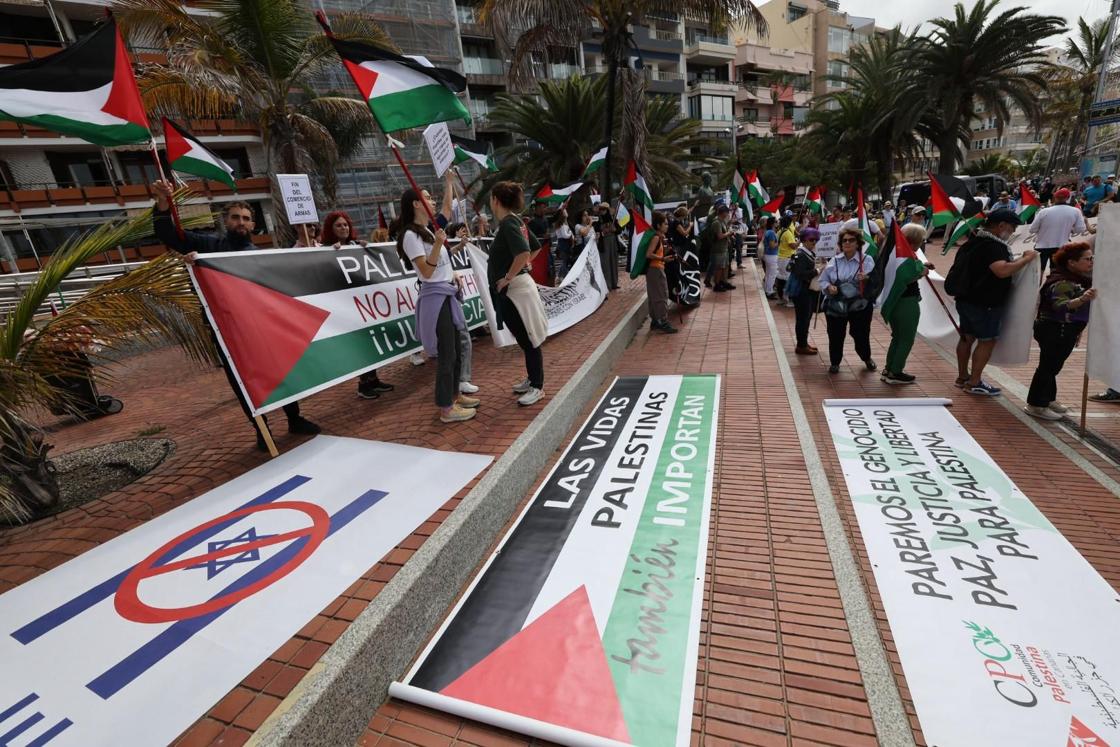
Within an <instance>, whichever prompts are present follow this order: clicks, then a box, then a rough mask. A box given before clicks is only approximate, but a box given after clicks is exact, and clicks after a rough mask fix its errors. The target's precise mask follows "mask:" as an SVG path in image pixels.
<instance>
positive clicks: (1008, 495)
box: [825, 399, 1120, 747]
mask: <svg viewBox="0 0 1120 747" xmlns="http://www.w3.org/2000/svg"><path fill="white" fill-rule="evenodd" d="M946 403H949V400H944V399H910V400H907V399H893V400H826V401H825V412H826V414H827V417H828V423H829V427H830V429H831V432H832V437H833V441H834V443H835V446H836V452H837V455H838V456H839V458H840V466H841V468H842V469H843V472H844V479H845V482H846V483H847V486H848V492H849V493H850V495H851V499H852V502H853V504H854V507H855V512H856V516H857V518H858V520H859V529H860V535H861V536H862V538H863V542H864V544H865V545H866V547H867V554H868V557H869V559H870V561H871V565H872V568H873V569H874V573H875V583H876V585H877V586H878V590H879V594H880V596H881V597H882V600H883V606H884V608H885V610H886V613H887V619H888V621H889V622H890V628H891V634H892V637H893V638H894V642H895V645H896V646H897V648H898V655H899V658H900V660H901V662H902V668H903V671H904V672H905V675H906V684H907V687H908V688H909V690H910V694H911V695H912V697H913V700H914V706H915V708H916V710H917V713H918V719H919V721H920V723H921V727H922V734H923V736H924V738H925V742H926V744H929V745H936V747H974V746H979V745H1016V747H1036V746H1037V747H1070V746H1072V747H1090V746H1091V747H1105V746H1106V745H1112V747H1117V746H1118V745H1120V596H1118V595H1117V593H1116V591H1115V590H1114V589H1113V588H1112V587H1111V586H1110V585H1109V583H1108V582H1107V581H1105V579H1104V578H1102V577H1101V575H1100V574H1099V573H1098V572H1097V571H1096V570H1095V569H1094V568H1093V566H1091V565H1090V564H1089V563H1088V561H1086V560H1085V558H1084V557H1082V555H1081V554H1080V553H1079V552H1078V551H1077V549H1076V548H1075V547H1074V546H1073V545H1071V544H1070V543H1069V541H1068V540H1066V538H1065V537H1064V536H1063V535H1062V534H1061V533H1060V532H1059V531H1058V530H1057V528H1055V527H1054V525H1053V524H1051V523H1050V521H1048V520H1047V519H1046V517H1045V516H1044V515H1043V514H1042V513H1041V512H1040V511H1039V510H1038V509H1037V508H1036V507H1035V505H1034V504H1033V503H1032V502H1031V500H1030V499H1029V498H1028V497H1027V496H1026V495H1024V494H1023V493H1022V492H1020V491H1019V489H1018V488H1017V487H1015V484H1014V483H1012V482H1011V479H1010V478H1009V477H1008V476H1007V475H1006V474H1005V473H1004V472H1003V471H1002V470H1001V469H1000V468H999V466H998V465H997V464H996V463H995V462H993V461H992V459H991V457H990V456H989V455H988V454H987V453H986V452H985V451H984V450H983V449H982V448H981V447H980V445H979V444H977V443H976V441H975V440H973V438H972V436H971V435H969V433H968V431H966V430H965V428H964V427H963V426H962V425H961V424H960V423H959V422H958V421H957V420H956V418H954V417H953V416H952V415H951V414H950V413H949V411H948V409H946V407H944V405H945V404H946ZM1053 458H1054V459H1058V460H1061V459H1062V457H1061V456H1059V455H1058V454H1057V453H1054V454H1053ZM1055 467H1056V468H1058V469H1062V467H1061V466H1060V465H1055ZM1053 489H1054V490H1061V489H1062V488H1061V481H1060V479H1055V482H1054V488H1053ZM1063 498H1064V499H1065V500H1068V501H1069V502H1070V504H1071V509H1072V508H1074V506H1073V504H1075V503H1076V501H1077V499H1078V496H1077V495H1076V494H1072V493H1066V494H1065V495H1064V496H1063Z"/></svg>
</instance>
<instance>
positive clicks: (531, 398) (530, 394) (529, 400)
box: [517, 387, 544, 406]
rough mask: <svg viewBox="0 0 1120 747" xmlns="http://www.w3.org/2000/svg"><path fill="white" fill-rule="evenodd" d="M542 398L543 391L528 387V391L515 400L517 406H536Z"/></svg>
mask: <svg viewBox="0 0 1120 747" xmlns="http://www.w3.org/2000/svg"><path fill="white" fill-rule="evenodd" d="M543 396H544V390H543V389H536V388H534V387H529V391H527V392H525V393H524V394H522V395H521V396H520V397H518V398H517V404H519V405H522V406H528V405H535V404H537V403H538V402H540V401H541V397H543Z"/></svg>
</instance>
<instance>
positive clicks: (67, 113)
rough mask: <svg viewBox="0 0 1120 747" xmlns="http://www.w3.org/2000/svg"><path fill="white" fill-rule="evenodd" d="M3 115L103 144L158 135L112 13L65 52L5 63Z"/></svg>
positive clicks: (0, 86)
mask: <svg viewBox="0 0 1120 747" xmlns="http://www.w3.org/2000/svg"><path fill="white" fill-rule="evenodd" d="M0 120H8V121H11V122H23V123H25V124H29V125H34V126H36V127H42V128H43V129H46V130H50V131H52V132H58V133H61V134H63V135H70V136H71V137H76V138H79V139H81V140H85V141H86V142H89V143H93V144H95V145H102V146H114V145H129V144H133V143H143V142H147V141H148V140H151V138H152V134H151V132H150V130H149V126H148V116H147V114H145V113H144V105H143V103H141V101H140V92H139V90H137V88H136V78H135V77H134V76H133V74H132V63H131V61H130V60H129V58H128V49H127V48H126V47H125V44H124V40H123V39H122V38H121V35H120V32H119V31H118V30H117V24H116V22H115V21H114V20H113V19H112V18H110V19H109V20H108V21H106V22H105V23H104V24H102V25H101V27H100V28H98V29H97V30H96V31H94V32H93V33H92V34H90V35H88V36H86V37H83V38H82V39H80V40H79V41H78V42H77V43H75V44H73V45H72V46H69V47H67V48H66V49H63V50H62V51H60V52H56V53H54V54H52V55H49V56H47V57H43V58H41V59H38V60H32V61H31V62H22V63H20V64H18V65H8V66H6V67H2V68H0Z"/></svg>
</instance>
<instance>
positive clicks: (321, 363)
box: [264, 296, 486, 405]
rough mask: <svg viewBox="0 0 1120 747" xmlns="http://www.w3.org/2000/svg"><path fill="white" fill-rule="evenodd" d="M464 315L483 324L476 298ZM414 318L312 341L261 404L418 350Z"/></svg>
mask: <svg viewBox="0 0 1120 747" xmlns="http://www.w3.org/2000/svg"><path fill="white" fill-rule="evenodd" d="M463 315H464V316H465V317H466V320H467V326H468V327H476V326H478V325H481V324H485V323H486V312H485V310H484V309H483V307H482V299H481V298H479V297H478V296H475V297H474V298H468V299H467V300H465V301H464V302H463ZM417 339H418V338H417V335H416V315H415V314H409V315H408V316H405V317H400V318H398V319H393V320H392V321H388V322H383V323H382V324H375V325H372V326H369V327H363V328H362V329H356V330H354V331H352V332H346V333H343V334H341V335H335V336H334V337H325V338H323V339H322V340H315V341H314V342H312V343H311V344H310V345H308V346H307V350H305V351H303V355H302V356H300V359H299V360H298V361H296V364H295V366H293V367H292V370H291V371H290V372H289V373H288V375H287V376H286V377H285V378H284V381H283V382H281V384H280V386H278V387H276V389H274V390H273V391H272V394H270V395H269V397H268V399H267V400H266V401H265V402H264V405H270V404H273V403H275V402H280V401H282V400H284V399H287V398H288V397H292V396H294V395H297V394H300V393H301V392H306V391H308V390H309V389H314V388H315V387H317V386H320V385H322V384H325V383H327V382H328V381H333V380H335V379H337V378H338V377H340V376H345V375H346V374H348V373H351V372H353V371H358V370H361V369H363V368H367V367H368V366H375V365H377V364H379V363H384V362H385V361H387V360H390V359H391V358H398V357H400V356H401V355H402V354H403V353H412V352H416V351H417V350H419V349H420V344H419V343H418V342H416V340H417Z"/></svg>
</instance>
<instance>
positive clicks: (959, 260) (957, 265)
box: [945, 242, 976, 298]
mask: <svg viewBox="0 0 1120 747" xmlns="http://www.w3.org/2000/svg"><path fill="white" fill-rule="evenodd" d="M975 284H976V283H975V280H974V279H973V277H972V246H971V242H966V243H965V244H964V245H963V246H961V248H960V249H958V250H957V256H956V257H953V266H952V267H950V268H949V272H948V274H947V275H945V292H946V293H948V294H949V295H950V296H952V297H953V298H961V297H963V296H967V295H968V293H969V291H971V290H972V288H973V286H974V285H975Z"/></svg>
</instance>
